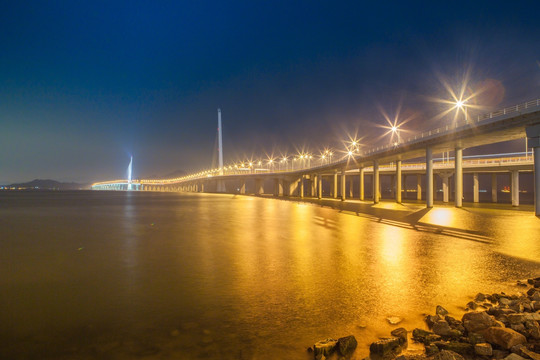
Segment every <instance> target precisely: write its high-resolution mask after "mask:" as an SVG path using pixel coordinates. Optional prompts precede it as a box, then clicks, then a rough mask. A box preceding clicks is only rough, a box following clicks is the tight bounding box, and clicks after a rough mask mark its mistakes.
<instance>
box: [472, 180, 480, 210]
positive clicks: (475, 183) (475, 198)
mask: <svg viewBox="0 0 540 360" xmlns="http://www.w3.org/2000/svg"><path fill="white" fill-rule="evenodd" d="M473 202H475V203H477V202H480V184H479V182H478V173H474V174H473Z"/></svg>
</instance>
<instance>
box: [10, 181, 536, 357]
mask: <svg viewBox="0 0 540 360" xmlns="http://www.w3.org/2000/svg"><path fill="white" fill-rule="evenodd" d="M326 202H327V203H329V204H331V203H334V204H337V205H338V206H343V208H342V210H341V211H338V210H335V209H331V208H328V207H321V206H319V205H315V204H306V203H298V202H294V201H282V200H275V199H264V198H252V197H243V196H231V195H216V194H206V195H202V194H192V195H182V194H174V193H143V192H131V193H127V192H83V191H81V192H1V193H0V358H7V359H19V358H24V359H47V358H51V359H133V358H144V359H169V358H183V359H199V358H206V359H284V358H288V359H306V358H308V355H306V348H307V347H308V346H310V345H312V344H313V343H314V342H315V341H317V340H321V339H324V338H327V337H340V336H346V335H349V334H354V335H355V336H356V337H357V339H358V340H359V343H360V345H359V348H358V350H357V351H356V354H355V358H357V359H362V358H363V357H364V356H366V355H367V354H368V349H367V346H368V344H369V343H370V342H372V341H374V340H376V338H377V337H378V336H388V334H389V332H390V331H391V330H392V329H393V328H395V327H396V326H391V325H390V324H388V322H387V321H386V318H387V317H389V316H398V317H401V318H403V319H404V320H403V322H402V323H401V324H399V326H404V327H406V328H407V329H409V330H412V329H413V328H414V327H418V326H423V323H422V314H423V313H434V309H435V306H436V305H437V304H442V305H445V306H446V307H447V309H448V310H450V312H451V313H452V314H454V315H455V316H456V317H457V316H460V315H461V313H462V312H463V306H464V304H466V303H467V302H468V301H469V300H470V297H472V296H474V295H475V294H476V293H477V292H479V291H486V292H495V291H507V292H516V291H519V289H518V288H516V287H515V285H514V284H515V280H516V279H521V278H526V277H529V276H539V275H540V219H538V218H536V217H534V216H533V215H532V213H531V211H530V210H531V208H530V207H529V208H528V210H529V211H512V210H509V209H508V208H507V207H505V206H499V208H497V209H489V208H485V207H482V206H478V207H475V208H466V209H454V208H453V207H451V206H448V207H443V206H438V207H436V208H434V209H432V210H430V211H428V210H426V209H424V208H423V205H421V204H408V205H406V206H400V205H396V204H393V203H381V204H379V205H377V206H372V205H370V204H367V203H365V204H359V203H357V204H355V203H347V204H345V205H343V204H340V203H339V202H332V201H331V200H327V201H326Z"/></svg>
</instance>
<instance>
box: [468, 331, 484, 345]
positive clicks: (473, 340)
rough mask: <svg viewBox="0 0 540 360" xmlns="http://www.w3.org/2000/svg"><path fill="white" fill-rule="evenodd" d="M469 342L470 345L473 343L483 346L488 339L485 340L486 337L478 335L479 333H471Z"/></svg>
mask: <svg viewBox="0 0 540 360" xmlns="http://www.w3.org/2000/svg"><path fill="white" fill-rule="evenodd" d="M468 340H469V343H471V344H473V345H476V344H481V343H485V342H486V339H484V337H483V336H482V335H481V334H478V333H469V338H468Z"/></svg>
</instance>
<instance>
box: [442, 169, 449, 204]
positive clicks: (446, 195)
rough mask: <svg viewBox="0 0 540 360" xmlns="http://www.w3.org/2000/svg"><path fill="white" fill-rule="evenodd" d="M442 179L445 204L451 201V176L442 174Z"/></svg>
mask: <svg viewBox="0 0 540 360" xmlns="http://www.w3.org/2000/svg"><path fill="white" fill-rule="evenodd" d="M441 178H442V191H443V200H442V201H443V202H445V203H447V202H449V201H450V191H449V190H450V189H449V186H448V185H449V184H448V183H449V180H450V174H441Z"/></svg>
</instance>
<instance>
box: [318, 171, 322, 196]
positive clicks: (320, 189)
mask: <svg viewBox="0 0 540 360" xmlns="http://www.w3.org/2000/svg"><path fill="white" fill-rule="evenodd" d="M317 198H319V199H322V174H317Z"/></svg>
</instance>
